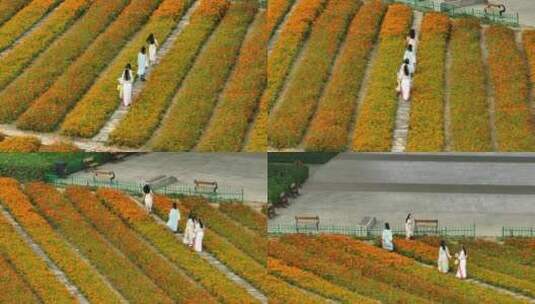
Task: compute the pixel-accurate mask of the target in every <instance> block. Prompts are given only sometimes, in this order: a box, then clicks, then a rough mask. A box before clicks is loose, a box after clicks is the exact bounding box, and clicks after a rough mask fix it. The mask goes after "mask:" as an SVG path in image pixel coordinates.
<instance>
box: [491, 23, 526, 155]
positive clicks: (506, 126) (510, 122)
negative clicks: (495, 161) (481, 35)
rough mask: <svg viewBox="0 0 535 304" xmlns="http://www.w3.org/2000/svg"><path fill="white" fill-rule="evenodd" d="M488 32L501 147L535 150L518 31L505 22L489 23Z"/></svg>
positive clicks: (498, 135)
mask: <svg viewBox="0 0 535 304" xmlns="http://www.w3.org/2000/svg"><path fill="white" fill-rule="evenodd" d="M485 35H486V38H487V49H488V51H489V57H488V65H489V68H490V78H491V80H492V86H493V89H494V96H495V111H496V137H497V138H496V141H497V144H498V150H499V151H535V128H534V127H533V122H532V121H531V119H532V114H531V110H530V104H529V98H528V97H529V91H528V89H529V80H528V76H527V75H528V71H527V67H526V63H525V62H524V60H523V58H522V56H521V54H520V50H519V49H518V47H517V45H516V42H515V33H514V31H513V30H512V29H510V28H506V27H503V26H490V27H489V28H488V29H487V30H486V31H485Z"/></svg>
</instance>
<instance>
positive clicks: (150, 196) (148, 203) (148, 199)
mask: <svg viewBox="0 0 535 304" xmlns="http://www.w3.org/2000/svg"><path fill="white" fill-rule="evenodd" d="M143 193H145V197H144V199H143V201H144V202H145V210H147V212H148V213H151V212H152V203H153V202H154V193H153V192H152V189H151V187H150V186H149V185H145V186H143Z"/></svg>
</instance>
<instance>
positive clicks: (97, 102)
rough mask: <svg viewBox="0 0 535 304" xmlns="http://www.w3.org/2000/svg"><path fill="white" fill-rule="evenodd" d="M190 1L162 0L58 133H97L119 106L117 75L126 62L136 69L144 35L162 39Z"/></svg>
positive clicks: (69, 114)
mask: <svg viewBox="0 0 535 304" xmlns="http://www.w3.org/2000/svg"><path fill="white" fill-rule="evenodd" d="M189 3H190V1H176V0H164V1H162V3H161V4H160V6H159V7H158V9H157V10H156V11H155V12H154V13H153V14H152V17H151V18H150V19H149V21H148V22H147V23H146V24H145V25H144V26H143V28H142V29H141V30H140V32H138V33H137V34H136V35H135V36H134V37H135V38H134V39H133V40H132V41H130V42H129V43H128V44H127V45H126V47H125V48H123V49H122V50H121V52H120V53H119V55H117V57H116V58H115V59H114V60H113V64H112V65H110V66H108V67H107V68H106V73H105V74H103V75H101V76H100V77H99V78H98V79H97V81H96V82H95V84H93V85H92V86H91V88H90V89H89V91H87V93H86V94H85V95H84V96H83V97H82V98H81V100H80V101H79V102H78V103H77V104H76V106H75V107H74V109H72V110H71V111H70V112H69V113H68V114H67V116H66V118H65V120H64V121H63V123H62V125H61V133H63V134H65V135H71V136H82V137H92V136H94V135H96V134H97V133H98V131H99V130H100V128H102V126H103V125H104V124H105V123H106V121H107V120H108V119H109V117H110V116H111V115H112V113H113V111H115V110H116V109H117V107H118V106H119V104H120V103H119V101H118V94H117V78H118V77H119V75H121V74H122V72H123V70H124V67H125V65H126V64H127V63H131V64H132V69H133V70H134V71H137V60H136V58H137V54H138V52H139V49H140V47H141V46H142V45H145V44H146V39H147V37H148V36H149V35H150V34H151V33H152V34H154V36H155V37H156V39H157V40H158V41H160V42H163V41H165V40H166V39H167V37H168V36H169V35H170V34H171V32H172V30H173V28H174V27H175V26H176V23H177V22H178V20H179V19H180V17H181V16H182V15H184V14H185V11H186V8H187V5H188V4H189Z"/></svg>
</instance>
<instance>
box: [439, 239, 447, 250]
mask: <svg viewBox="0 0 535 304" xmlns="http://www.w3.org/2000/svg"><path fill="white" fill-rule="evenodd" d="M440 247H442V249H444V250H446V241H444V240H441V241H440Z"/></svg>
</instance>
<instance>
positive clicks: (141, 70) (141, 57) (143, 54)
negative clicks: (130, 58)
mask: <svg viewBox="0 0 535 304" xmlns="http://www.w3.org/2000/svg"><path fill="white" fill-rule="evenodd" d="M148 67H149V62H148V60H147V51H146V49H145V47H144V46H143V47H141V50H140V51H139V53H138V54H137V74H138V75H139V76H140V78H141V81H145V72H146V70H147V68H148Z"/></svg>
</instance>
